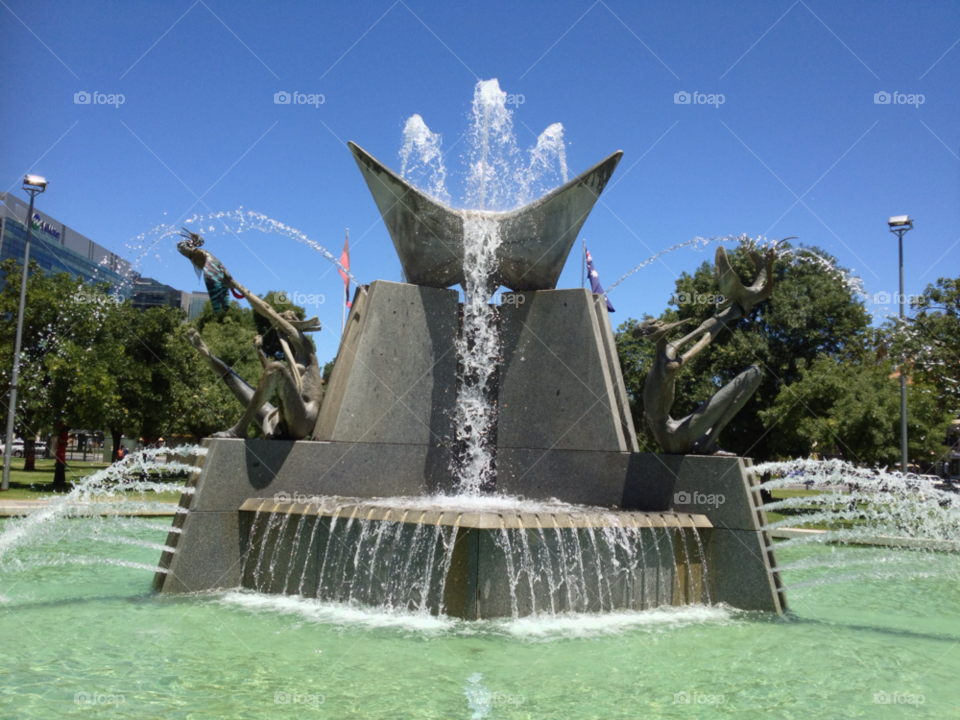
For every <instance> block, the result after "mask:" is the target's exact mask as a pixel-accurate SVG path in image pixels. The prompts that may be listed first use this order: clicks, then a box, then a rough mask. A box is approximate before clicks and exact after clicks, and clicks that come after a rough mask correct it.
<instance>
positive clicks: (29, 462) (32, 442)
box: [23, 436, 37, 470]
mask: <svg viewBox="0 0 960 720" xmlns="http://www.w3.org/2000/svg"><path fill="white" fill-rule="evenodd" d="M23 469H24V470H36V469H37V441H36V439H35V438H33V437H32V436H31V437H25V438H24V439H23Z"/></svg>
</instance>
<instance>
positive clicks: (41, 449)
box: [3, 440, 47, 457]
mask: <svg viewBox="0 0 960 720" xmlns="http://www.w3.org/2000/svg"><path fill="white" fill-rule="evenodd" d="M3 450H4V452H6V448H3ZM46 451H47V444H46V443H45V442H44V441H43V440H37V441H36V442H35V443H34V444H33V456H34V457H38V456H40V455H43V454H44V453H45V452H46ZM13 456H14V457H23V440H14V441H13Z"/></svg>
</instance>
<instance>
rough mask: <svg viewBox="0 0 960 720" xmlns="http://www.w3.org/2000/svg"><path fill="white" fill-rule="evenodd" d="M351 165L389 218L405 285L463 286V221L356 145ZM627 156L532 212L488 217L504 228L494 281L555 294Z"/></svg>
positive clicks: (461, 213) (556, 193)
mask: <svg viewBox="0 0 960 720" xmlns="http://www.w3.org/2000/svg"><path fill="white" fill-rule="evenodd" d="M349 145H350V150H351V151H352V152H353V157H354V159H355V160H356V161H357V165H358V166H359V167H360V171H361V172H362V173H363V177H364V179H365V180H366V181H367V186H368V187H369V188H370V192H371V194H372V195H373V199H374V200H375V201H376V203H377V208H378V209H379V210H380V214H381V215H382V216H383V221H384V223H386V226H387V230H389V231H390V237H391V238H392V239H393V245H394V247H396V249H397V255H399V256H400V264H401V266H402V267H403V272H404V275H405V277H406V278H407V282H410V283H413V284H415V285H426V286H428V287H437V288H446V287H450V286H451V285H456V284H457V283H460V284H463V283H464V274H463V255H464V250H463V219H464V216H465V214H466V212H479V211H461V210H454V209H453V208H450V207H447V206H446V205H444V204H443V203H441V202H439V201H438V200H436V199H434V198H432V197H430V196H429V195H427V194H426V193H424V192H423V191H421V190H418V189H417V188H415V187H414V186H413V185H411V184H410V183H408V182H407V181H406V180H404V179H403V178H401V177H400V176H399V175H397V174H396V173H395V172H393V171H392V170H390V169H389V168H388V167H386V166H385V165H384V164H383V163H381V162H380V161H379V160H377V159H376V158H374V157H373V156H372V155H370V154H369V153H367V152H366V151H364V150H363V149H361V148H360V147H358V146H357V145H355V144H354V143H352V142H351V143H350V144H349ZM622 155H623V153H622V152H621V151H619V150H618V151H617V152H615V153H613V155H611V156H610V157H608V158H607V159H606V160H603V161H601V162H599V163H597V164H596V165H594V166H593V167H592V168H590V169H589V170H587V171H586V172H583V173H581V174H580V175H577V177H575V178H574V179H573V180H571V181H570V182H568V183H566V184H564V185H561V186H560V187H558V188H556V189H555V190H552V191H550V192H549V193H547V194H546V195H544V196H543V197H541V198H540V199H538V200H535V201H534V202H532V203H530V204H529V205H524V206H523V207H521V208H517V209H516V210H510V211H509V212H502V213H489V215H491V216H495V217H497V218H498V219H499V221H500V238H501V244H500V247H499V248H498V249H497V267H496V270H495V271H494V277H493V280H494V281H495V282H496V285H495V287H496V286H497V285H503V286H505V287H508V288H510V289H511V290H517V291H521V290H551V289H553V288H555V287H556V286H557V281H558V280H559V279H560V272H561V271H562V270H563V266H564V264H565V263H566V261H567V256H568V255H569V254H570V249H571V248H572V247H573V244H574V242H576V239H577V233H579V232H580V228H581V227H582V226H583V223H584V221H585V220H586V219H587V215H589V214H590V211H591V210H592V209H593V205H594V203H595V202H596V201H597V199H598V198H599V197H600V193H601V192H603V188H604V187H605V186H606V184H607V182H608V181H609V180H610V176H611V175H613V171H614V170H615V169H616V167H617V163H619V162H620V158H621V156H622Z"/></svg>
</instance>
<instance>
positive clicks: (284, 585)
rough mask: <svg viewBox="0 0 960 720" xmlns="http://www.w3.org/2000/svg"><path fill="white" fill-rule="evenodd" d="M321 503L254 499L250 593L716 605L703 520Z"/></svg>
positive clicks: (452, 608) (504, 604) (497, 604)
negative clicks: (708, 574) (707, 571)
mask: <svg viewBox="0 0 960 720" xmlns="http://www.w3.org/2000/svg"><path fill="white" fill-rule="evenodd" d="M312 500H313V502H308V503H297V502H281V503H278V502H276V501H274V500H265V499H261V498H250V499H248V500H247V501H246V502H244V503H243V505H241V507H240V515H241V520H240V527H241V530H240V532H241V536H242V537H243V539H244V540H243V542H244V557H245V560H244V562H243V568H242V570H241V584H242V585H243V587H246V588H250V589H253V590H257V591H259V592H264V593H274V594H286V595H301V596H304V597H311V598H313V597H315V598H319V599H322V600H330V601H336V602H360V603H362V604H364V605H372V606H378V607H388V608H390V609H393V610H407V611H415V612H416V611H419V612H429V613H431V614H434V615H439V614H444V615H448V616H453V617H459V618H463V619H469V620H483V619H492V618H498V617H521V616H526V615H533V614H542V613H547V614H551V615H553V614H557V613H560V612H609V611H614V610H642V609H651V608H655V607H660V606H665V605H686V604H693V603H708V602H709V601H710V588H709V583H708V582H707V580H706V578H705V576H704V556H703V553H704V545H703V542H702V540H701V533H704V532H708V531H709V530H710V528H711V527H712V525H711V523H710V521H709V520H708V519H707V517H706V516H704V515H701V514H693V513H678V512H664V513H645V512H610V511H604V510H603V509H601V508H590V507H580V508H578V507H574V506H570V505H564V504H556V505H554V506H551V505H549V504H539V505H537V504H533V503H521V504H520V505H519V509H518V510H516V511H511V510H501V509H491V510H485V509H482V508H477V507H475V506H473V507H466V508H454V509H451V506H450V503H449V502H447V503H444V505H431V504H422V499H421V504H416V503H415V502H410V500H408V499H402V500H401V499H387V500H386V501H385V502H380V501H377V500H363V499H359V498H343V497H323V498H312ZM398 500H399V501H398ZM413 500H416V499H413ZM450 500H456V498H450ZM471 505H473V503H471ZM524 506H525V507H524ZM525 510H528V511H525Z"/></svg>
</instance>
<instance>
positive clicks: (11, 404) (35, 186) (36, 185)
mask: <svg viewBox="0 0 960 720" xmlns="http://www.w3.org/2000/svg"><path fill="white" fill-rule="evenodd" d="M23 189H24V190H26V191H27V192H28V193H29V194H30V209H29V210H28V211H27V242H26V246H25V247H24V249H23V274H22V276H21V277H20V308H19V309H18V310H17V339H16V342H15V343H14V346H13V376H12V378H11V380H12V382H11V383H10V398H9V400H8V404H7V434H6V437H5V443H4V448H3V481H2V482H0V491H3V490H9V489H10V459H11V458H12V457H13V422H14V417H15V415H16V407H17V380H18V378H19V377H20V339H21V337H22V335H23V308H24V306H25V305H26V304H27V270H28V269H29V267H30V231H31V230H32V229H33V200H34V198H35V197H36V196H37V195H39V194H40V193H42V192H43V191H44V190H46V189H47V181H46V179H45V178H42V177H40V176H39V175H24V177H23ZM24 447H26V443H24ZM24 456H26V453H24Z"/></svg>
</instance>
